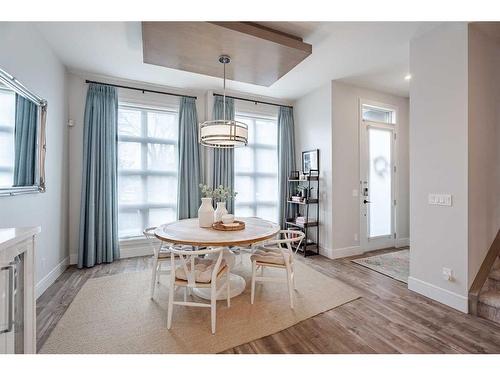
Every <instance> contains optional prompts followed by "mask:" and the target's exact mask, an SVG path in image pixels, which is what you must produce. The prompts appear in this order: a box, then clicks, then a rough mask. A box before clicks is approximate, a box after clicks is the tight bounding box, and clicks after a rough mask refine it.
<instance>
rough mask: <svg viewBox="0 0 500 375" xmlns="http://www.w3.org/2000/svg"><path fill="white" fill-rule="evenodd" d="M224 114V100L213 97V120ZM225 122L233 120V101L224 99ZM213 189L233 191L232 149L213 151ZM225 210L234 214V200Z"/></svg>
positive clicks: (229, 201)
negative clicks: (220, 187) (222, 187)
mask: <svg viewBox="0 0 500 375" xmlns="http://www.w3.org/2000/svg"><path fill="white" fill-rule="evenodd" d="M223 114H224V98H223V97H222V96H215V97H214V109H213V119H214V120H219V119H222V118H223ZM226 120H234V99H233V98H226ZM212 181H213V187H214V188H216V187H217V186H219V185H223V186H225V187H229V188H230V189H231V190H232V191H234V150H233V149H223V148H215V149H214V168H213V179H212ZM227 210H228V212H230V213H234V199H229V200H228V202H227Z"/></svg>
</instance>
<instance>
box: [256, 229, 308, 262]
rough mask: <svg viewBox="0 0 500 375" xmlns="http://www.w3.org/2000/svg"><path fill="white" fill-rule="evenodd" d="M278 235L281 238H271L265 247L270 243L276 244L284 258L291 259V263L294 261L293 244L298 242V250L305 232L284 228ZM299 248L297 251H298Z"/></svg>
mask: <svg viewBox="0 0 500 375" xmlns="http://www.w3.org/2000/svg"><path fill="white" fill-rule="evenodd" d="M278 236H279V239H276V240H270V241H269V242H267V243H266V244H265V245H264V247H266V246H269V245H274V246H276V247H277V248H278V249H279V250H280V251H281V255H282V256H283V259H285V260H286V259H290V263H292V262H293V254H294V251H293V248H292V244H294V243H297V246H296V248H297V250H298V249H299V247H300V244H301V243H302V240H303V239H304V237H305V234H304V233H303V232H301V231H300V230H292V229H282V230H280V231H279V233H278ZM297 250H296V251H295V252H297ZM287 253H288V254H289V257H287Z"/></svg>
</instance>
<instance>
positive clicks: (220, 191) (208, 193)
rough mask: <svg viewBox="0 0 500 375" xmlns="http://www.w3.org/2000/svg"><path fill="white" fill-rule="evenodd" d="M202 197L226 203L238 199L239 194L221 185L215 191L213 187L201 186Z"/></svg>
mask: <svg viewBox="0 0 500 375" xmlns="http://www.w3.org/2000/svg"><path fill="white" fill-rule="evenodd" d="M200 189H201V195H202V196H203V198H213V199H215V201H216V202H224V201H227V200H228V199H230V198H236V195H237V194H238V192H236V191H232V190H231V189H230V188H226V187H224V186H223V185H219V186H218V187H217V188H215V189H213V188H212V187H211V186H208V185H204V184H200Z"/></svg>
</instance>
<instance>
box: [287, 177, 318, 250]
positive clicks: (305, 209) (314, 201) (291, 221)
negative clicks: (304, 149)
mask: <svg viewBox="0 0 500 375" xmlns="http://www.w3.org/2000/svg"><path fill="white" fill-rule="evenodd" d="M299 184H303V185H305V186H306V188H307V192H308V194H307V197H303V199H302V200H301V201H294V200H292V196H293V193H294V192H295V190H296V189H297V187H298V185H299ZM286 203H287V205H286V217H287V220H286V226H287V229H297V230H300V231H302V232H304V234H305V237H304V240H303V241H302V242H301V244H300V247H299V248H297V247H296V246H295V247H294V249H295V250H297V251H298V252H300V253H302V254H303V255H304V257H306V256H308V255H317V254H319V245H318V243H319V171H318V170H315V169H311V170H310V171H309V173H308V174H307V175H306V179H304V180H300V179H288V188H287V202H286ZM311 205H315V206H316V207H315V208H316V215H311V212H310V210H309V208H310V206H311ZM298 214H300V215H301V216H303V217H305V218H306V220H305V222H304V223H301V222H299V223H297V222H296V221H295V219H296V218H297V215H298ZM314 216H315V217H314ZM311 231H316V236H315V237H316V238H315V241H314V240H312V239H311V233H310V232H311Z"/></svg>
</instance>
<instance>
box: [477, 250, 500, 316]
mask: <svg viewBox="0 0 500 375" xmlns="http://www.w3.org/2000/svg"><path fill="white" fill-rule="evenodd" d="M490 264H491V263H490ZM477 314H478V315H479V316H482V317H483V318H486V319H489V320H493V321H494V322H497V323H500V257H497V258H496V260H495V263H494V264H493V267H492V268H491V271H490V273H489V275H488V278H487V279H486V282H485V283H484V285H483V287H482V288H481V292H480V293H479V299H478V305H477Z"/></svg>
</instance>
